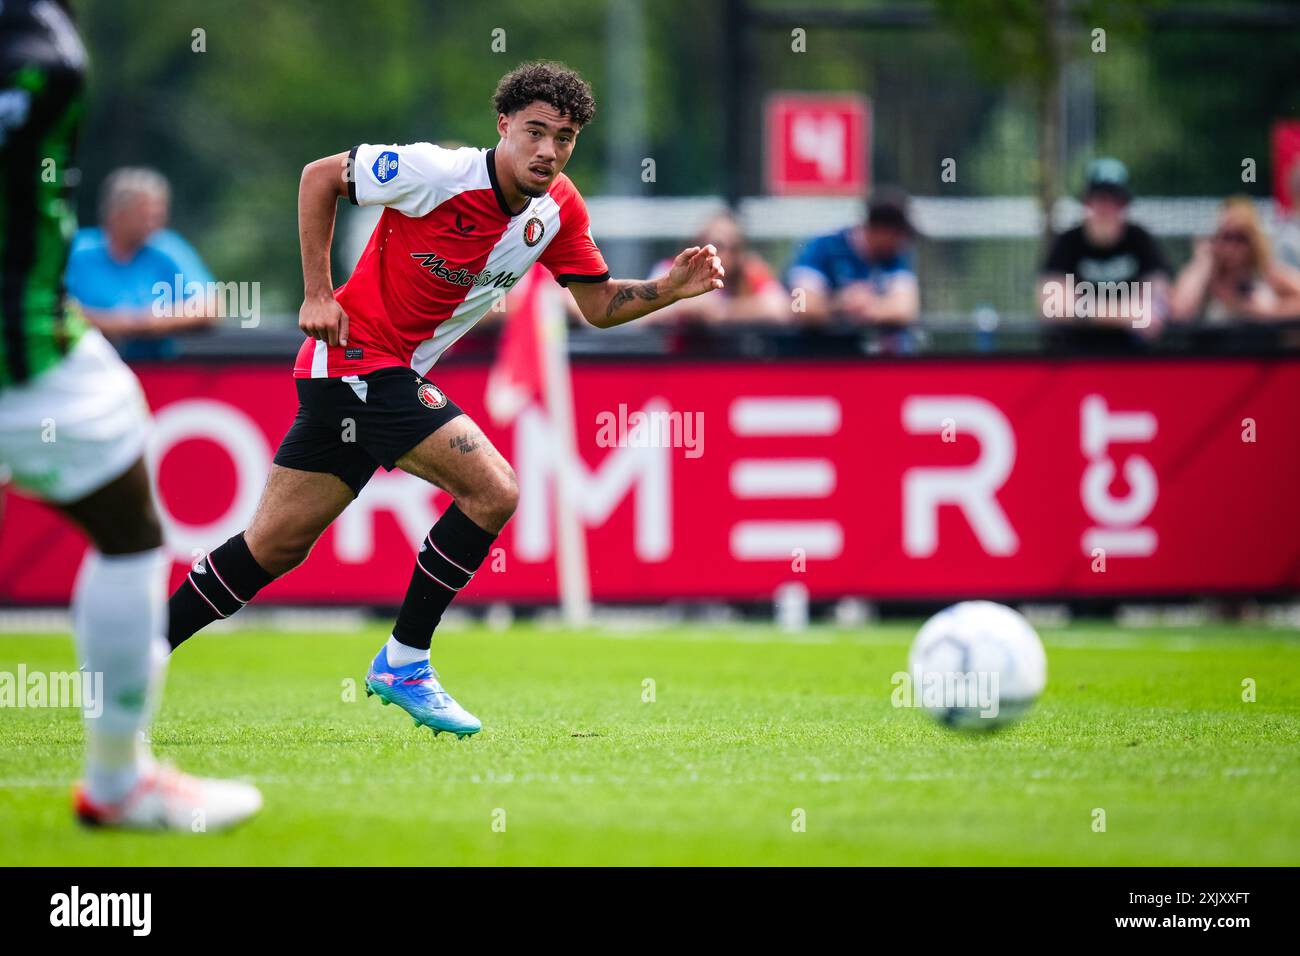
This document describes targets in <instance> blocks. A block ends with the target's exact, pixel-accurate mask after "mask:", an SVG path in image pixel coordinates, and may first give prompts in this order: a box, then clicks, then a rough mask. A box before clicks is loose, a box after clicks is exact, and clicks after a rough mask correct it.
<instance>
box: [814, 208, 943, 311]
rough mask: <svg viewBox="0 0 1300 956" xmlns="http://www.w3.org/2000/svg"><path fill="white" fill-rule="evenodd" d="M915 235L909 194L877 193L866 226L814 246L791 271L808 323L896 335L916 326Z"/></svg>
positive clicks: (818, 240) (835, 234)
mask: <svg viewBox="0 0 1300 956" xmlns="http://www.w3.org/2000/svg"><path fill="white" fill-rule="evenodd" d="M915 235H916V230H915V229H913V227H912V223H911V221H910V219H909V218H908V213H907V194H906V193H904V192H902V190H899V189H894V188H891V187H881V188H879V189H877V190H876V191H875V193H873V194H872V197H871V202H870V203H869V204H868V209H867V218H866V222H865V223H862V224H860V225H856V226H850V227H848V228H847V229H841V230H840V231H838V232H833V233H831V234H829V235H825V236H818V237H817V238H815V239H812V240H810V241H809V242H808V244H807V245H805V246H804V248H803V250H802V251H801V252H800V253H799V255H798V257H797V258H796V259H795V261H794V263H793V264H792V265H791V266H790V270H789V286H790V288H791V289H792V290H796V291H797V290H803V291H804V294H805V297H806V298H805V306H806V308H805V313H806V317H807V318H808V319H809V320H810V321H813V322H822V321H825V320H827V319H828V318H836V319H839V320H841V321H845V322H848V323H851V324H854V325H869V326H873V327H878V328H880V327H883V328H885V329H894V330H897V329H901V328H904V327H906V326H909V325H911V324H912V323H914V322H915V321H916V319H917V315H918V313H919V312H920V292H919V289H918V286H917V281H916V271H915V269H914V268H913V266H912V260H911V255H910V246H911V243H912V239H913V237H914V236H915Z"/></svg>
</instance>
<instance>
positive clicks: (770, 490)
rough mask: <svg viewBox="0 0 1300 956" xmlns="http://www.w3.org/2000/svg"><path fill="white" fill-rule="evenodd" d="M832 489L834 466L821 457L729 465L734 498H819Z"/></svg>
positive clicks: (742, 461) (742, 460)
mask: <svg viewBox="0 0 1300 956" xmlns="http://www.w3.org/2000/svg"><path fill="white" fill-rule="evenodd" d="M834 490H835V466H834V465H832V464H831V463H830V462H829V461H827V460H826V459H825V458H772V459H766V460H763V459H755V458H742V459H741V460H740V461H736V462H733V463H732V465H731V493H732V494H734V495H736V496H737V497H738V498H823V497H825V496H826V495H829V494H830V493H831V492H832V491H834Z"/></svg>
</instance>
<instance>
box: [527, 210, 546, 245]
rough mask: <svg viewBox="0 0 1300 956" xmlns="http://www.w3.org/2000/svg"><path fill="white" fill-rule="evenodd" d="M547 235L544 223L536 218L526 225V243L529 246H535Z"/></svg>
mask: <svg viewBox="0 0 1300 956" xmlns="http://www.w3.org/2000/svg"><path fill="white" fill-rule="evenodd" d="M545 234H546V227H545V226H544V225H542V221H541V220H540V219H538V218H537V217H536V216H534V217H533V218H532V219H529V220H528V221H527V222H526V223H524V243H525V244H526V245H529V246H535V245H537V244H538V243H539V242H541V241H542V236H544V235H545Z"/></svg>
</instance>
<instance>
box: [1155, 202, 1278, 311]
mask: <svg viewBox="0 0 1300 956" xmlns="http://www.w3.org/2000/svg"><path fill="white" fill-rule="evenodd" d="M1169 311H1170V316H1171V317H1172V318H1173V319H1174V320H1175V321H1181V322H1193V321H1195V322H1199V323H1201V324H1204V325H1227V324H1229V323H1231V322H1236V321H1247V322H1268V321H1276V320H1281V319H1292V318H1300V272H1298V271H1296V270H1295V269H1292V268H1291V267H1290V266H1287V265H1285V264H1283V263H1281V262H1278V261H1277V260H1276V259H1274V258H1273V254H1272V250H1271V249H1270V248H1269V242H1268V236H1266V235H1265V234H1264V228H1263V226H1262V225H1261V224H1260V221H1259V214H1258V213H1257V212H1256V211H1255V204H1254V202H1252V201H1251V200H1250V199H1249V198H1248V197H1246V196H1232V197H1230V198H1228V199H1226V200H1224V202H1223V205H1222V206H1220V207H1219V224H1218V228H1217V229H1216V230H1215V232H1214V235H1213V236H1211V237H1210V238H1208V239H1201V240H1199V241H1198V242H1197V243H1196V251H1195V252H1194V254H1193V255H1192V260H1191V262H1189V263H1188V264H1187V265H1186V266H1184V267H1183V270H1182V271H1181V272H1180V273H1179V274H1178V280H1177V281H1176V282H1175V283H1174V288H1173V291H1172V292H1171V293H1170V296H1169Z"/></svg>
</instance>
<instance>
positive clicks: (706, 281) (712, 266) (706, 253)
mask: <svg viewBox="0 0 1300 956" xmlns="http://www.w3.org/2000/svg"><path fill="white" fill-rule="evenodd" d="M724 275H726V270H724V269H723V268H722V260H721V259H719V258H718V250H717V249H716V248H714V247H713V246H711V245H708V246H691V247H690V248H689V249H683V250H682V251H681V252H680V253H679V254H678V256H677V258H676V259H674V260H673V267H672V268H671V269H669V270H668V284H669V285H670V286H672V289H673V292H674V293H675V294H676V296H677V298H679V299H689V298H691V297H692V296H696V295H703V294H704V293H705V292H712V291H713V290H714V289H721V288H722V277H723V276H724Z"/></svg>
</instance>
